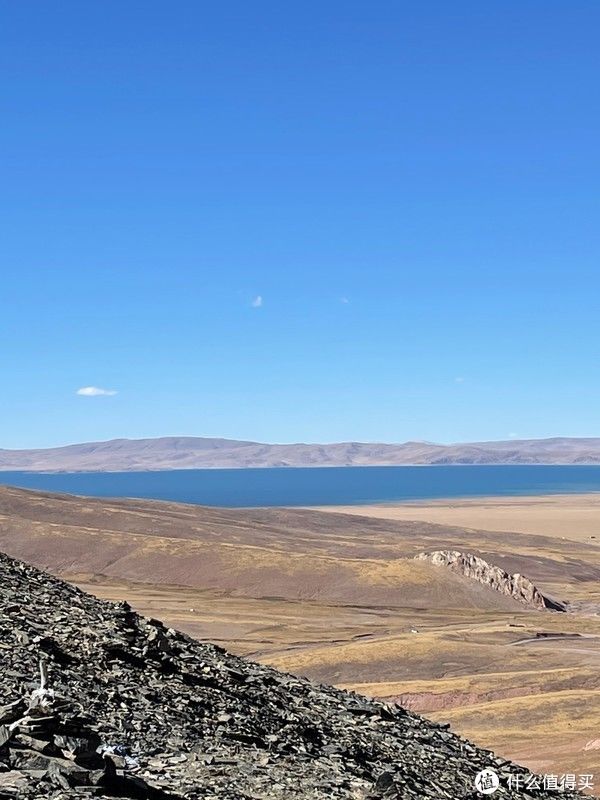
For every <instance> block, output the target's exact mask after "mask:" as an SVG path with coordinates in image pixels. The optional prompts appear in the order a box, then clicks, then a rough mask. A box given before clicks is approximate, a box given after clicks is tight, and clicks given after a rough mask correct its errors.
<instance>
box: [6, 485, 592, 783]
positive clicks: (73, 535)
mask: <svg viewBox="0 0 600 800" xmlns="http://www.w3.org/2000/svg"><path fill="white" fill-rule="evenodd" d="M599 511H600V498H599V497H598V496H595V495H590V496H576V497H575V496H566V497H564V498H562V497H560V498H559V497H553V498H502V499H500V500H498V499H494V500H493V501H492V500H488V499H483V500H480V501H474V500H469V501H452V503H430V504H406V505H403V506H394V507H391V506H377V507H370V508H356V507H351V508H345V509H342V510H340V509H326V510H323V509H319V510H312V509H251V510H250V509H248V510H242V509H236V510H233V509H231V510H227V509H207V508H200V507H194V506H185V505H179V504H174V503H157V502H149V501H135V500H131V501H127V500H119V501H111V500H92V499H90V498H74V497H68V496H57V495H49V494H43V493H33V492H23V491H21V490H16V489H8V488H7V489H1V488H0V549H2V550H4V551H6V552H8V553H9V554H11V555H14V556H16V557H20V558H24V559H26V560H28V561H31V562H32V563H35V564H37V565H38V566H40V567H43V568H46V569H49V570H50V571H52V572H54V573H56V574H59V575H61V576H63V577H66V578H68V579H70V580H72V581H74V582H76V583H77V584H78V585H80V586H81V587H82V588H84V589H86V590H88V591H91V592H92V593H94V594H96V595H98V596H100V597H105V598H110V599H127V600H129V602H131V604H132V605H133V606H134V607H135V608H136V609H137V610H139V611H140V612H142V613H144V614H148V615H150V616H154V617H159V618H161V619H163V620H164V621H165V622H166V623H168V624H170V625H173V626H174V627H177V628H180V629H182V630H184V631H186V632H188V633H189V634H190V635H192V636H195V637H197V638H199V639H202V640H210V641H214V642H217V643H220V644H222V645H223V646H225V647H227V648H228V649H230V650H232V651H233V652H235V653H238V654H240V655H245V656H249V657H252V658H253V659H255V660H259V661H262V662H264V663H267V664H271V665H273V666H276V667H278V668H280V669H284V670H287V671H289V672H293V673H296V674H300V675H306V676H307V677H310V678H313V679H315V680H317V681H321V682H327V683H333V684H336V685H338V686H342V687H344V688H350V689H354V690H356V691H359V692H362V693H364V694H366V695H370V696H376V697H383V698H386V699H389V700H396V701H399V702H401V703H403V704H404V705H407V706H409V707H410V708H411V709H413V710H417V711H421V712H422V713H424V714H426V715H427V716H431V717H433V718H435V719H437V720H440V721H446V722H450V723H451V725H452V727H453V729H455V730H456V731H457V732H459V733H461V734H463V735H465V736H468V737H469V738H471V739H473V740H474V741H475V742H476V743H478V744H481V745H483V746H488V747H490V748H492V749H494V750H495V751H496V752H498V753H499V754H500V755H503V756H505V757H508V758H514V759H516V760H519V761H520V762H521V763H524V764H526V765H527V766H529V767H531V768H532V769H536V770H538V771H542V772H552V773H557V774H559V773H560V774H563V773H573V772H578V773H580V774H595V775H596V776H597V785H598V786H600V748H599V747H598V746H597V745H598V744H600V743H599V742H598V740H599V739H600V725H599V724H598V723H599V721H600V673H599V672H598V666H599V665H600V616H598V609H599V608H600V548H599V547H598V543H597V542H596V539H595V538H592V537H594V536H595V535H596V534H594V533H593V531H594V530H595V529H596V528H595V523H594V519H595V518H596V515H598V521H599V524H600V514H598V512H599ZM441 548H452V549H458V550H465V551H468V552H473V553H475V554H477V555H480V556H482V557H483V558H485V559H486V560H488V561H490V562H492V563H496V564H499V565H500V566H503V567H504V568H505V569H507V570H509V571H511V572H515V571H518V572H521V573H523V574H525V575H527V576H528V577H530V578H531V579H532V580H533V581H534V582H535V583H536V584H537V585H538V586H539V587H540V588H541V589H542V590H543V591H545V592H547V593H549V594H551V595H553V596H555V597H557V598H559V599H565V600H569V601H572V602H573V603H574V607H575V608H576V611H575V612H574V613H568V614H560V613H551V612H540V611H532V610H529V609H527V608H525V607H524V606H521V605H520V604H518V603H516V601H513V600H510V599H508V598H503V597H501V596H500V595H498V594H496V593H494V592H493V591H491V590H489V589H487V588H485V587H481V586H478V585H475V584H473V583H472V582H471V581H468V580H466V579H464V578H461V577H459V576H456V575H453V574H451V573H450V572H448V571H447V570H444V569H443V568H439V567H434V566H432V565H430V564H427V563H415V562H414V561H412V557H413V556H414V555H416V554H417V553H418V552H420V551H422V550H433V549H441ZM539 634H553V635H554V636H556V638H554V639H553V638H547V637H546V638H543V639H540V637H539ZM565 634H568V635H570V638H566V637H565V636H564V635H565ZM574 634H578V636H577V637H575V636H573V635H574Z"/></svg>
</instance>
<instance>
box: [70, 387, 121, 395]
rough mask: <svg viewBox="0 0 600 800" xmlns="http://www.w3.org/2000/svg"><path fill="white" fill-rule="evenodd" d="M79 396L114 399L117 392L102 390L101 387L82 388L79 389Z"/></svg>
mask: <svg viewBox="0 0 600 800" xmlns="http://www.w3.org/2000/svg"><path fill="white" fill-rule="evenodd" d="M77 394H79V395H81V396H82V397H112V396H113V395H114V394H117V392H116V390H115V389H101V388H100V387H99V386H82V387H81V389H77Z"/></svg>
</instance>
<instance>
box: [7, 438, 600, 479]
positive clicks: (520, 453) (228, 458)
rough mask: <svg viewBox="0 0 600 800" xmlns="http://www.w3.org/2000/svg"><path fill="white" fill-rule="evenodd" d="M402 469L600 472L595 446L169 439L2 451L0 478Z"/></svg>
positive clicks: (591, 442) (576, 442)
mask: <svg viewBox="0 0 600 800" xmlns="http://www.w3.org/2000/svg"><path fill="white" fill-rule="evenodd" d="M402 464H600V438H597V439H591V438H589V439H588V438H586V439H583V438H579V439H575V438H566V437H562V438H553V439H523V440H511V441H506V442H502V441H500V442H474V443H471V444H449V445H444V444H433V443H431V442H405V443H403V444H379V443H363V442H340V443H337V444H262V443H260V442H245V441H237V440H234V439H209V438H201V437H194V436H166V437H162V438H158V439H112V440H111V441H108V442H88V443H85V444H72V445H67V446H65V447H52V448H48V449H43V450H42V449H40V450H3V449H0V471H7V470H15V471H16V470H22V471H28V472H111V471H133V470H169V469H202V468H214V469H217V468H243V467H345V466H393V465H402Z"/></svg>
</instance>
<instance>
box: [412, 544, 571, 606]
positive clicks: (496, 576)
mask: <svg viewBox="0 0 600 800" xmlns="http://www.w3.org/2000/svg"><path fill="white" fill-rule="evenodd" d="M416 558H417V559H418V560H420V561H430V562H431V563H432V564H434V565H435V566H438V567H448V568H449V569H451V570H452V571H453V572H456V573H458V574H459V575H464V577H465V578H470V579H472V580H475V581H477V582H478V583H481V584H483V585H484V586H488V587H489V588H490V589H493V590H494V591H496V592H500V594H504V595H507V596H509V597H513V598H514V599H515V600H518V601H519V602H520V603H523V604H524V605H528V606H531V607H532V608H538V609H551V610H552V611H566V606H565V605H564V604H563V603H560V602H559V601H557V600H552V599H551V598H549V597H546V595H544V594H542V592H540V590H539V589H538V588H537V586H535V584H533V583H532V582H531V581H530V580H529V578H526V577H525V576H524V575H520V574H519V573H518V572H515V573H514V574H512V575H511V574H510V573H509V572H506V570H503V569H502V568H501V567H497V566H495V565H494V564H489V563H488V562H487V561H485V560H484V559H483V558H479V556H475V555H473V554H472V553H461V552H459V551H458V550H436V551H434V552H433V553H419V555H418V556H416Z"/></svg>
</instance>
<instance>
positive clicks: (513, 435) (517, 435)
mask: <svg viewBox="0 0 600 800" xmlns="http://www.w3.org/2000/svg"><path fill="white" fill-rule="evenodd" d="M518 437H519V434H518V433H514V431H511V432H510V433H509V434H508V438H509V439H518Z"/></svg>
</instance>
